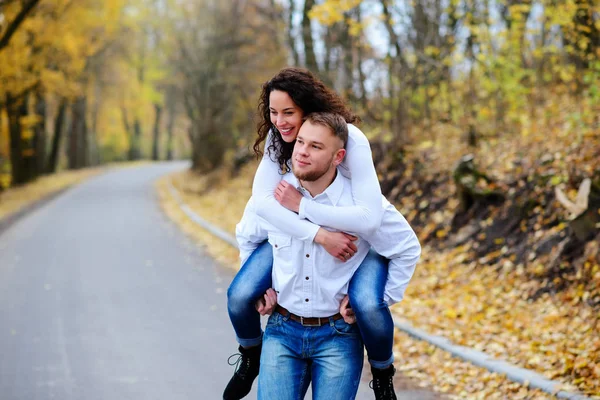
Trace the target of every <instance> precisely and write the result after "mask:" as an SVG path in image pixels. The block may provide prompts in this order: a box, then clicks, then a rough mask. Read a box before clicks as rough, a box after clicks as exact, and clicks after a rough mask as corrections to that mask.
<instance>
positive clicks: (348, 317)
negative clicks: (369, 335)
mask: <svg viewBox="0 0 600 400" xmlns="http://www.w3.org/2000/svg"><path fill="white" fill-rule="evenodd" d="M340 314H342V317H344V321H346V323H347V324H353V323H355V322H356V314H354V310H352V308H351V307H350V299H349V298H348V295H346V296H345V297H344V299H343V300H342V303H341V304H340Z"/></svg>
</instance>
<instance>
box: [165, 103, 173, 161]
mask: <svg viewBox="0 0 600 400" xmlns="http://www.w3.org/2000/svg"><path fill="white" fill-rule="evenodd" d="M174 104H175V103H174V102H170V103H169V105H168V106H167V160H168V161H171V160H173V127H174V126H175V106H174Z"/></svg>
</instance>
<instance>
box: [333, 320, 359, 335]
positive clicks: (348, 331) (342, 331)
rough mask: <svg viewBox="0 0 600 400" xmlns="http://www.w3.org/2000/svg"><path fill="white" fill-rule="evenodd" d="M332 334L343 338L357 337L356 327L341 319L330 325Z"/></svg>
mask: <svg viewBox="0 0 600 400" xmlns="http://www.w3.org/2000/svg"><path fill="white" fill-rule="evenodd" d="M331 329H333V331H334V333H336V334H338V335H343V336H358V326H357V325H356V324H348V323H346V321H344V320H343V319H338V320H337V321H334V322H333V324H332V325H331Z"/></svg>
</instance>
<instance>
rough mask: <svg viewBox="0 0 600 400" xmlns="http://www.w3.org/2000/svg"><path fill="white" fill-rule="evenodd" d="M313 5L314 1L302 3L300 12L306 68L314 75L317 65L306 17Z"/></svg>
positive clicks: (309, 0) (308, 19) (317, 69)
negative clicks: (302, 8)
mask: <svg viewBox="0 0 600 400" xmlns="http://www.w3.org/2000/svg"><path fill="white" fill-rule="evenodd" d="M314 5H315V0H305V1H304V11H303V12H302V41H303V42H304V56H305V61H306V62H305V65H306V68H307V69H309V70H310V71H312V72H314V73H318V72H319V66H318V65H317V57H316V56H315V49H314V43H313V38H312V29H311V24H310V17H309V16H308V13H309V12H310V10H311V9H312V8H313V6H314Z"/></svg>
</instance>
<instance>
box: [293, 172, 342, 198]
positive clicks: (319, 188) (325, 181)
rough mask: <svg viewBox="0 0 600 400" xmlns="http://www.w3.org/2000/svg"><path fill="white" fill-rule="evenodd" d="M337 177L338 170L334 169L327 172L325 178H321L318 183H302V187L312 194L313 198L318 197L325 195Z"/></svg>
mask: <svg viewBox="0 0 600 400" xmlns="http://www.w3.org/2000/svg"><path fill="white" fill-rule="evenodd" d="M336 176H337V168H332V169H331V170H330V171H327V172H326V173H325V174H323V176H321V177H320V178H319V179H317V180H316V181H311V182H308V181H301V180H299V181H300V184H301V185H302V187H303V188H304V189H306V190H308V192H309V193H310V195H311V196H312V197H316V196H318V195H320V194H321V193H323V192H324V191H325V190H326V189H327V188H328V187H329V185H331V184H332V183H333V181H334V180H335V177H336Z"/></svg>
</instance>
